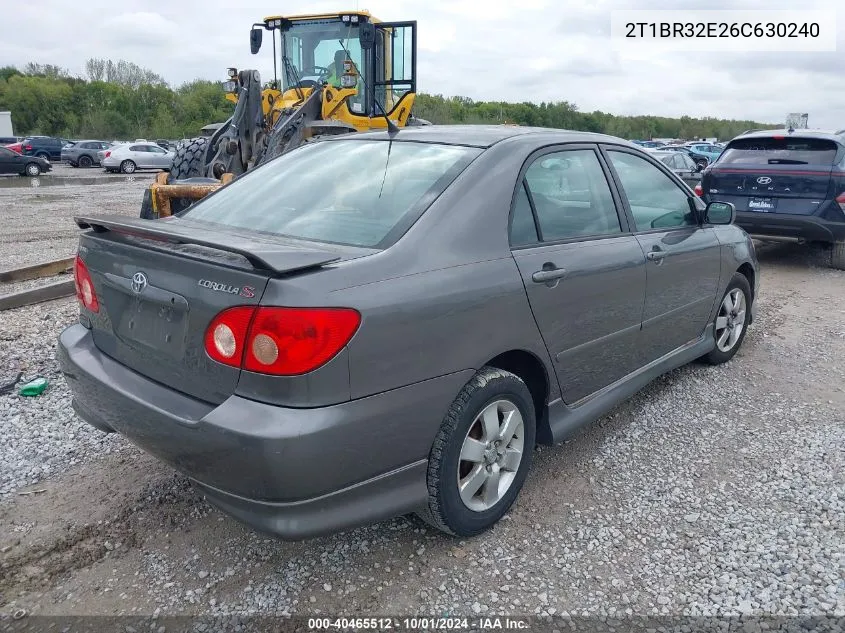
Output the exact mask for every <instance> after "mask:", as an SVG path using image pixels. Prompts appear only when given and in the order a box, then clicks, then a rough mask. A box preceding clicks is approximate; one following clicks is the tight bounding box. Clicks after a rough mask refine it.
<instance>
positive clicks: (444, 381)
mask: <svg viewBox="0 0 845 633" xmlns="http://www.w3.org/2000/svg"><path fill="white" fill-rule="evenodd" d="M733 214H734V210H733V207H732V206H731V205H730V204H726V203H711V204H710V205H705V204H704V202H703V201H702V200H701V199H700V198H699V197H697V196H695V195H694V194H693V193H692V191H690V189H689V188H688V187H687V186H685V185H684V184H683V182H681V181H680V180H679V179H678V178H677V176H675V174H674V173H672V171H671V170H670V169H668V168H667V167H666V165H664V164H663V163H661V162H660V161H657V160H655V159H654V158H653V157H652V156H650V155H649V154H647V153H646V152H645V151H643V150H642V149H640V148H638V147H637V146H635V145H633V144H631V143H628V142H626V141H623V140H621V139H618V138H613V137H610V136H603V135H598V134H589V133H582V132H566V131H560V130H547V129H537V128H527V127H517V126H513V127H512V126H442V127H439V126H425V127H418V128H407V129H403V130H402V131H401V132H400V133H399V134H397V135H395V136H394V135H388V133H386V132H372V133H363V134H355V135H348V136H337V137H329V138H326V139H325V140H320V141H317V142H315V143H311V144H308V145H305V146H303V147H300V148H298V149H296V150H293V151H291V152H289V153H287V154H284V155H282V156H280V157H279V158H277V159H275V160H272V161H269V162H268V163H266V164H264V165H262V166H261V167H258V168H256V169H253V170H251V171H249V172H247V173H246V174H244V175H243V176H241V177H239V178H238V179H237V180H235V181H234V182H232V183H231V184H229V185H227V186H225V187H222V188H221V189H219V190H218V191H216V192H215V193H214V194H212V195H210V196H208V197H207V198H204V199H202V200H200V201H199V202H197V203H196V204H194V205H192V206H191V207H189V208H188V209H186V210H185V211H183V212H181V213H180V214H178V216H176V217H168V218H163V219H160V220H142V219H130V218H126V217H125V216H118V215H114V216H94V217H80V218H77V224H78V225H79V226H80V227H81V228H83V229H91V230H86V231H85V232H84V233H83V234H82V235H81V238H80V245H79V252H78V256H77V259H76V266H75V278H76V284H77V297H78V300H79V303H80V306H81V308H80V310H81V314H80V320H79V322H78V323H77V324H75V325H72V326H70V327H69V328H67V329H66V330H65V331H64V332H63V333H62V334H61V336H60V341H59V347H58V354H59V358H60V362H61V367H62V371H63V373H64V375H65V377H66V379H67V383H68V385H69V386H70V389H71V391H72V392H73V406H74V409H75V410H76V412H77V413H78V414H79V415H80V416H81V417H82V418H83V419H84V420H87V421H88V422H89V423H90V424H91V425H93V426H95V427H96V428H98V429H101V430H104V431H107V432H108V431H117V432H119V433H121V434H123V435H125V436H127V437H128V438H130V439H131V440H132V441H133V442H135V443H137V444H138V445H139V446H141V447H143V448H144V449H146V450H148V451H150V452H151V453H153V454H155V455H156V456H158V457H159V458H161V459H162V460H164V461H166V462H168V463H169V464H171V465H173V466H174V467H175V468H177V469H179V470H181V471H183V472H185V473H187V474H188V476H189V477H190V478H191V479H192V480H193V481H194V483H195V484H196V485H197V486H198V487H199V488H200V489H201V490H202V492H203V493H204V494H205V495H206V497H207V498H208V499H209V500H210V501H212V502H213V503H215V504H217V505H218V506H219V507H221V508H223V509H224V510H225V511H227V512H229V513H230V514H232V515H234V516H235V517H237V518H239V519H241V520H242V521H244V522H246V523H248V524H250V525H253V526H255V527H257V528H259V529H261V530H264V531H268V532H271V533H275V534H277V535H279V536H281V537H284V538H291V539H296V538H304V537H308V536H313V535H317V534H322V533H326V532H331V531H335V530H341V529H345V528H349V527H352V526H355V525H360V524H362V523H367V522H371V521H377V520H380V519H385V518H388V517H392V516H395V515H398V514H403V513H408V512H417V513H419V514H420V516H422V517H423V518H424V519H425V520H427V521H429V522H430V523H431V524H432V525H434V526H436V527H437V528H439V529H441V530H443V531H445V532H448V533H450V534H455V535H460V536H470V535H473V534H478V533H480V532H482V531H483V530H486V529H488V528H490V527H491V526H492V525H493V524H495V523H496V522H497V521H498V520H499V519H500V518H501V517H502V516H503V515H504V513H505V512H506V511H507V510H508V508H509V507H510V506H511V504H512V503H513V502H514V500H515V499H516V497H517V494H518V493H519V491H520V489H521V488H522V484H523V482H524V481H525V478H526V476H527V474H528V470H529V467H530V465H531V460H532V455H533V453H534V448H535V444H536V443H538V442H539V443H544V444H555V443H557V442H560V441H561V440H562V439H563V438H565V437H567V436H568V435H569V434H571V433H572V432H573V431H574V430H575V429H577V428H578V427H580V426H581V425H583V424H585V423H588V422H592V421H593V420H596V419H597V418H599V417H600V416H602V415H604V414H605V413H606V412H608V411H609V410H610V409H612V408H613V407H614V406H616V405H617V404H618V403H619V402H621V401H622V400H624V399H626V398H628V397H630V396H631V395H633V394H634V393H635V392H637V390H639V389H641V388H642V387H644V386H645V385H646V384H648V383H649V382H650V381H652V380H653V379H655V378H656V377H658V376H660V375H661V374H663V373H665V372H667V371H670V370H672V369H674V368H676V367H679V366H681V365H683V364H685V363H688V362H690V361H693V360H696V359H702V360H704V361H706V362H709V363H712V364H719V363H724V362H726V361H728V360H730V359H731V358H732V357H733V356H734V354H735V353H736V352H737V350H738V349H739V347H740V345H741V344H742V341H743V337H744V336H745V333H746V331H747V326H748V325H749V323H750V322H751V318H752V313H753V308H754V306H755V305H756V303H755V296H756V292H757V288H758V272H757V261H756V257H755V253H754V246H753V244H752V242H751V239H750V238H749V237H748V235H746V233H745V232H744V231H742V230H741V229H740V228H738V227H736V226H733V225H732V221H733Z"/></svg>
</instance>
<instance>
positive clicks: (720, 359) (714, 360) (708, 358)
mask: <svg viewBox="0 0 845 633" xmlns="http://www.w3.org/2000/svg"><path fill="white" fill-rule="evenodd" d="M737 289H738V290H740V291H741V292H742V294H743V295H745V316H744V318H743V322H742V330H741V331H740V334H739V337H738V338H737V339H736V341H735V342H734V344H733V345H732V346H731V347H730V349H728V350H721V349H719V347H718V340H719V336H720V330H718V329H717V326H718V323H719V318H720V315H722V304H723V302H724V301H725V297H727V296H728V294H730V293H731V292H732V291H734V290H737ZM752 301H753V297H752V295H751V286H750V285H749V283H748V279H747V278H746V276H745V275H743V274H742V273H734V276H733V278H732V279H731V281H730V283H729V284H728V287H727V288H726V289H725V293H724V294H723V295H722V299H721V300H720V301H719V309H718V310H717V312H716V319H715V320H714V322H713V338H714V339H716V341H717V346H716V347H715V348H713V351H712V352H710V353H709V354H707V355H705V356H702V357H701V360H702V361H704V362H705V363H709V364H710V365H721V364H722V363H726V362H728V361H729V360H730V359H732V358H733V357H734V355H735V354H736V353H737V352H738V351H739V348H740V347H742V341H744V340H745V335H746V334H747V333H748V324H749V323H750V321H751V303H752Z"/></svg>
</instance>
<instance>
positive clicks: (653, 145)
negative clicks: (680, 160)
mask: <svg viewBox="0 0 845 633" xmlns="http://www.w3.org/2000/svg"><path fill="white" fill-rule="evenodd" d="M633 142H634V143H636V144H637V145H639V146H640V147H647V148H649V149H657V148H658V147H663V146H664V145H666V143H664V142H663V141H633Z"/></svg>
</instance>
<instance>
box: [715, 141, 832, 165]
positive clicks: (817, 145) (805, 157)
mask: <svg viewBox="0 0 845 633" xmlns="http://www.w3.org/2000/svg"><path fill="white" fill-rule="evenodd" d="M836 149H837V145H836V143H834V142H833V141H828V140H826V139H816V138H795V137H790V138H779V139H778V138H746V139H740V140H736V141H732V142H731V143H730V145H729V146H728V148H727V149H726V150H725V151H724V152H723V153H722V156H721V157H720V158H719V164H720V165H740V166H742V165H824V166H826V167H829V166H831V165H833V161H834V159H835V157H836Z"/></svg>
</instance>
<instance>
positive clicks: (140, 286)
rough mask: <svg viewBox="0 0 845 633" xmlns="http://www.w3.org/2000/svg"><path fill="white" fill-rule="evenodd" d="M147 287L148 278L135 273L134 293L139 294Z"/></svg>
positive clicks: (142, 274)
mask: <svg viewBox="0 0 845 633" xmlns="http://www.w3.org/2000/svg"><path fill="white" fill-rule="evenodd" d="M146 287H147V276H146V275H145V274H144V273H140V272H139V273H135V274H134V275H132V292H134V293H135V294H139V293H141V292H143V291H144V288H146Z"/></svg>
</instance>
